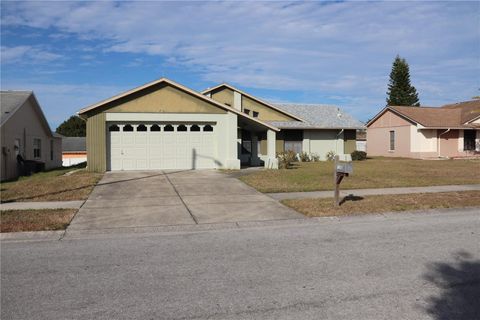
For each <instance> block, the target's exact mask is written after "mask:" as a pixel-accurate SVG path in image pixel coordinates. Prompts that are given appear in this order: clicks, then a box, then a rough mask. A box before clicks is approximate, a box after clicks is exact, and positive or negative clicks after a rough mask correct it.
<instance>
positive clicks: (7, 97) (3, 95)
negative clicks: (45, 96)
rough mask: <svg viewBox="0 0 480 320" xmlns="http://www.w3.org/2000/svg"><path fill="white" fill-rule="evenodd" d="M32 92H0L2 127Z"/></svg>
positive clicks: (0, 121)
mask: <svg viewBox="0 0 480 320" xmlns="http://www.w3.org/2000/svg"><path fill="white" fill-rule="evenodd" d="M32 93H33V92H32V91H11V90H9V91H0V105H1V106H2V110H1V115H0V125H3V124H4V123H5V122H6V121H7V120H8V119H9V118H10V117H11V116H12V115H13V114H14V113H15V112H16V111H17V110H18V109H19V108H20V107H21V106H23V104H24V103H25V101H27V99H28V98H29V97H30V95H31V94H32Z"/></svg>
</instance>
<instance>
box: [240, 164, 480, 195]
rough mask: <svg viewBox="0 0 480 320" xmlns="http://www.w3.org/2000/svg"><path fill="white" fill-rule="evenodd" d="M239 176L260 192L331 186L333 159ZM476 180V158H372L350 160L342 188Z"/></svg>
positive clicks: (479, 177)
mask: <svg viewBox="0 0 480 320" xmlns="http://www.w3.org/2000/svg"><path fill="white" fill-rule="evenodd" d="M240 179H241V180H242V181H244V182H245V183H247V184H248V185H250V186H252V187H254V188H256V189H257V190H259V191H261V192H296V191H317V190H332V189H333V163H332V162H307V163H297V164H295V166H294V168H293V169H282V170H259V171H255V172H252V173H251V174H248V175H245V176H241V177H240ZM449 184H452V185H455V184H457V185H458V184H480V160H413V159H400V158H372V159H368V160H365V161H354V162H353V174H352V175H351V176H350V177H347V178H345V179H344V180H343V182H342V184H341V188H342V189H363V188H389V187H420V186H434V185H449Z"/></svg>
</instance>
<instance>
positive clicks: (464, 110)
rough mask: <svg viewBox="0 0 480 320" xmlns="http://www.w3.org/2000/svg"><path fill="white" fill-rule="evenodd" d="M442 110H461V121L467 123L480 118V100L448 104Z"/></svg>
mask: <svg viewBox="0 0 480 320" xmlns="http://www.w3.org/2000/svg"><path fill="white" fill-rule="evenodd" d="M442 109H460V110H461V115H460V121H461V122H462V123H467V122H470V121H473V120H476V119H478V118H479V117H480V99H476V100H470V101H463V102H457V103H452V104H447V105H444V106H442Z"/></svg>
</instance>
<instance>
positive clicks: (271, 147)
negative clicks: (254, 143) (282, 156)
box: [265, 129, 278, 169]
mask: <svg viewBox="0 0 480 320" xmlns="http://www.w3.org/2000/svg"><path fill="white" fill-rule="evenodd" d="M276 136H277V134H276V133H275V131H273V130H270V129H268V131H267V159H266V161H265V168H268V169H278V160H277V158H276V152H275V144H276Z"/></svg>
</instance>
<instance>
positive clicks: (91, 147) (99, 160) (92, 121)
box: [86, 113, 107, 172]
mask: <svg viewBox="0 0 480 320" xmlns="http://www.w3.org/2000/svg"><path fill="white" fill-rule="evenodd" d="M105 123H106V121H105V113H98V114H96V115H94V116H91V117H89V118H88V119H87V139H86V143H87V170H88V171H92V172H105V171H106V170H107V147H106V144H107V138H106V131H107V130H106V125H105Z"/></svg>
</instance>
